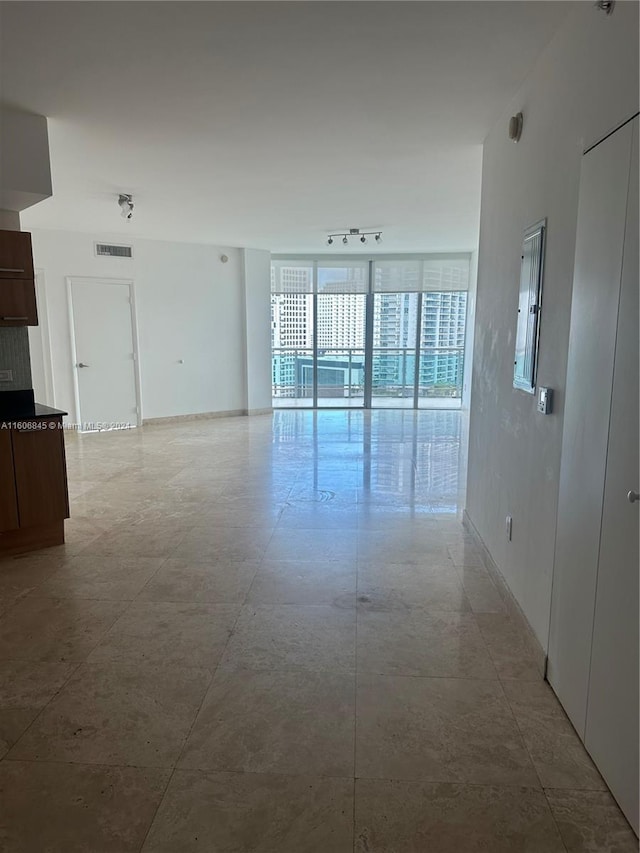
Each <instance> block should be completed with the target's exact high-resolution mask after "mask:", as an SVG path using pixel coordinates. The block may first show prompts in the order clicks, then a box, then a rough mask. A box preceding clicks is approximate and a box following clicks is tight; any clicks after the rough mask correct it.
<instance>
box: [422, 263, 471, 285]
mask: <svg viewBox="0 0 640 853" xmlns="http://www.w3.org/2000/svg"><path fill="white" fill-rule="evenodd" d="M422 289H423V290H425V291H428V290H436V291H443V290H468V289H469V257H468V256H466V255H465V256H463V257H461V258H427V259H425V260H424V261H423V278H422Z"/></svg>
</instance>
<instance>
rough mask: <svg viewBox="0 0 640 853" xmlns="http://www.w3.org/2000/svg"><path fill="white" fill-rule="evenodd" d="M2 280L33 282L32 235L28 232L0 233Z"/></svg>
mask: <svg viewBox="0 0 640 853" xmlns="http://www.w3.org/2000/svg"><path fill="white" fill-rule="evenodd" d="M0 278H23V279H31V280H33V254H32V250H31V234H29V232H28V231H0Z"/></svg>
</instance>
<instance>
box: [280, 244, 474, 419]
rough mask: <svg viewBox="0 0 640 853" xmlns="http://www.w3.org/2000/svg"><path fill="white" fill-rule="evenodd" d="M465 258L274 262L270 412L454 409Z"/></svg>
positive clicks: (460, 370) (458, 391)
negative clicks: (290, 409)
mask: <svg viewBox="0 0 640 853" xmlns="http://www.w3.org/2000/svg"><path fill="white" fill-rule="evenodd" d="M468 277H469V257H468V255H462V256H453V257H444V256H425V257H421V258H416V259H413V258H376V259H369V260H361V259H356V258H331V259H328V258H319V259H285V258H283V259H275V260H274V261H273V264H272V280H271V289H272V296H271V320H272V323H271V325H272V382H273V404H274V406H276V407H285V406H288V407H290V406H303V407H320V408H322V407H334V408H344V407H350V408H353V407H363V406H364V407H365V408H371V407H374V408H376V407H380V408H456V407H459V406H460V403H461V398H462V387H463V378H464V343H465V333H466V312H467V287H468Z"/></svg>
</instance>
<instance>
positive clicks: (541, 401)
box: [537, 387, 553, 415]
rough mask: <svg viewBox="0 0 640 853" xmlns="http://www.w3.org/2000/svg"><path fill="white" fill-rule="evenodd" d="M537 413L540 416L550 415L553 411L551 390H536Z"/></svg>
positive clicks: (542, 388)
mask: <svg viewBox="0 0 640 853" xmlns="http://www.w3.org/2000/svg"><path fill="white" fill-rule="evenodd" d="M537 408H538V411H539V412H540V414H541V415H550V414H551V412H552V411H553V388H544V387H541V388H538V406H537Z"/></svg>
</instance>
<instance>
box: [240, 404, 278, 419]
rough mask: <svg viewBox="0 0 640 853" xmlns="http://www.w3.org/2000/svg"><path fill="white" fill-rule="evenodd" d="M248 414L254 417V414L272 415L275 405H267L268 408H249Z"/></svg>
mask: <svg viewBox="0 0 640 853" xmlns="http://www.w3.org/2000/svg"><path fill="white" fill-rule="evenodd" d="M246 414H247V415H249V417H253V415H272V414H273V406H267V408H266V409H249V410H248V411H247V412H246Z"/></svg>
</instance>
